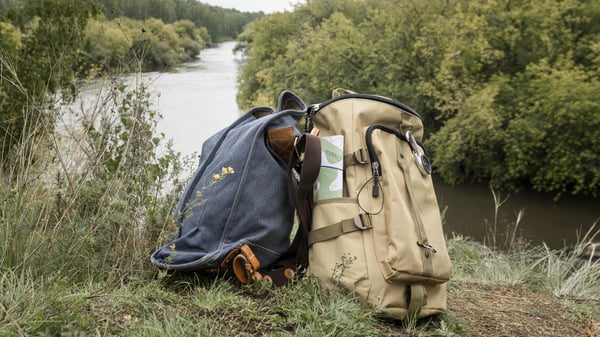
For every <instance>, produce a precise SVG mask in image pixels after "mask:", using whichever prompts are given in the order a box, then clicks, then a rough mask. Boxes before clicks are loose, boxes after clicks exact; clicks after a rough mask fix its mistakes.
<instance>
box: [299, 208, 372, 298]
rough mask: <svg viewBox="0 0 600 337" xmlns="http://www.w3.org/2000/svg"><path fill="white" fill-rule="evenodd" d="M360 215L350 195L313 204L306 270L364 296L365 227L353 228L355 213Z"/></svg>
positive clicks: (365, 285)
mask: <svg viewBox="0 0 600 337" xmlns="http://www.w3.org/2000/svg"><path fill="white" fill-rule="evenodd" d="M359 214H360V208H359V207H358V205H357V204H356V201H355V200H354V199H351V198H337V199H325V200H321V201H320V202H318V203H317V204H316V205H315V207H314V209H313V221H312V226H313V227H312V231H311V234H309V241H310V243H312V244H311V246H310V249H309V266H310V267H309V269H310V273H311V274H312V275H314V276H316V277H317V278H318V279H319V280H321V281H322V282H324V283H325V284H327V285H330V286H343V287H344V288H346V289H348V290H350V291H353V292H355V293H357V294H362V296H365V297H366V295H367V293H368V289H369V283H368V266H367V262H366V256H365V245H364V239H363V230H368V229H361V228H358V227H355V225H354V222H355V219H354V216H355V215H357V216H358V215H359ZM359 225H360V224H359ZM365 226H366V225H365ZM353 227H354V228H353ZM315 233H317V235H316V236H317V237H316V238H315ZM319 233H320V234H319Z"/></svg>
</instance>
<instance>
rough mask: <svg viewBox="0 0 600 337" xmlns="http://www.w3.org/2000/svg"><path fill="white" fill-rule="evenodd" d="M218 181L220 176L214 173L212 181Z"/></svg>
mask: <svg viewBox="0 0 600 337" xmlns="http://www.w3.org/2000/svg"><path fill="white" fill-rule="evenodd" d="M219 179H221V175H220V174H218V173H215V174H214V175H213V180H219Z"/></svg>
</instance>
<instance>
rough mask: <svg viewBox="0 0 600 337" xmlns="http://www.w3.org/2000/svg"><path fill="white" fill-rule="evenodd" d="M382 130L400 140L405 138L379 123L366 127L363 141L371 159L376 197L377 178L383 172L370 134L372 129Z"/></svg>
mask: <svg viewBox="0 0 600 337" xmlns="http://www.w3.org/2000/svg"><path fill="white" fill-rule="evenodd" d="M376 129H378V130H382V131H385V132H387V133H391V134H393V135H395V136H396V137H398V138H400V139H401V140H405V141H406V138H405V137H404V135H402V133H400V131H398V130H394V129H392V128H390V127H387V126H385V125H381V124H373V125H371V126H369V127H368V128H367V131H366V132H365V143H366V144H367V152H368V153H369V160H370V161H371V172H372V173H373V197H374V198H377V197H378V196H379V178H380V177H382V176H383V172H381V163H380V162H379V158H378V157H377V153H375V148H374V147H373V141H372V135H373V131H374V130H376Z"/></svg>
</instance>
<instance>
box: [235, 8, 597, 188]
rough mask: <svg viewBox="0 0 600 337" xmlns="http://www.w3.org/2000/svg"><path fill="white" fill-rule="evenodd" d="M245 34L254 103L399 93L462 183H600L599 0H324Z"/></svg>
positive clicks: (246, 91)
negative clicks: (342, 91) (335, 93)
mask: <svg viewBox="0 0 600 337" xmlns="http://www.w3.org/2000/svg"><path fill="white" fill-rule="evenodd" d="M239 41H240V44H239V46H240V48H241V49H242V50H244V51H245V54H246V60H245V63H244V64H243V67H242V69H241V71H240V75H239V95H238V100H239V103H240V105H242V106H244V107H248V106H251V105H255V104H265V103H269V104H272V102H273V101H274V99H275V97H276V96H277V94H278V93H279V92H280V91H281V90H283V89H292V90H295V91H296V92H298V93H299V94H300V95H301V96H302V97H304V98H305V99H306V100H307V101H308V102H318V101H322V100H325V99H327V98H328V93H329V92H331V90H332V89H334V88H336V87H346V88H348V89H352V90H355V91H359V92H367V93H376V94H380V95H385V96H389V97H392V98H395V99H398V100H400V101H402V102H404V103H407V104H409V105H411V106H413V107H414V108H416V109H417V110H418V111H419V112H420V114H421V115H422V117H423V119H424V121H425V124H426V130H427V132H428V136H429V139H428V140H427V143H428V144H429V145H430V150H431V152H433V158H434V165H435V168H436V171H437V173H438V174H440V175H441V176H442V177H443V178H444V179H445V180H446V181H448V182H451V183H462V182H473V181H491V184H492V186H493V187H495V188H500V189H512V190H515V189H520V188H523V187H533V188H534V189H535V190H538V191H547V192H552V193H554V194H555V195H557V196H559V195H561V194H564V193H574V194H577V193H583V194H592V195H597V194H598V191H599V190H600V96H599V95H598V94H597V93H598V92H600V76H599V72H598V68H599V66H600V3H599V2H597V1H591V0H566V1H557V0H544V1H532V0H519V1H513V0H492V1H470V0H450V1H448V0H435V1H431V0H416V1H394V0H353V1H347V0H311V1H308V2H307V3H306V4H304V5H300V6H297V7H296V8H295V10H294V11H293V12H289V13H279V14H275V15H272V16H268V17H264V18H262V19H260V20H257V21H255V22H253V23H251V24H250V25H249V26H248V28H247V29H246V30H245V32H244V33H243V34H241V35H240V37H239Z"/></svg>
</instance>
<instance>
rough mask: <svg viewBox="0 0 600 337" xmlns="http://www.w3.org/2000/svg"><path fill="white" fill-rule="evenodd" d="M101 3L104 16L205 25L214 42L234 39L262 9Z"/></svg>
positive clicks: (154, 1) (157, 1)
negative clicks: (252, 11)
mask: <svg viewBox="0 0 600 337" xmlns="http://www.w3.org/2000/svg"><path fill="white" fill-rule="evenodd" d="M96 2H98V3H100V4H103V5H104V7H105V14H106V16H107V17H108V18H111V19H113V18H117V17H119V16H126V17H128V18H132V19H137V20H146V19H148V18H158V19H161V20H163V21H164V22H166V23H172V22H175V21H179V20H189V21H191V22H193V23H194V24H195V25H196V26H197V27H205V28H206V29H207V31H208V33H209V34H210V37H211V40H212V41H215V42H219V41H223V40H231V39H234V38H235V37H236V36H237V35H238V34H240V32H242V30H243V29H244V27H245V26H246V25H247V24H248V23H249V22H251V21H253V20H255V19H257V18H259V17H261V16H263V15H264V13H246V12H240V11H238V10H235V9H229V8H221V7H216V6H211V5H207V4H203V3H202V1H196V0H96Z"/></svg>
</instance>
